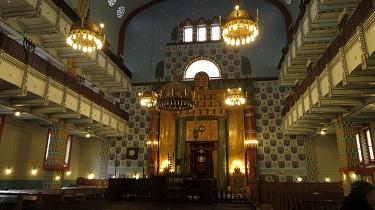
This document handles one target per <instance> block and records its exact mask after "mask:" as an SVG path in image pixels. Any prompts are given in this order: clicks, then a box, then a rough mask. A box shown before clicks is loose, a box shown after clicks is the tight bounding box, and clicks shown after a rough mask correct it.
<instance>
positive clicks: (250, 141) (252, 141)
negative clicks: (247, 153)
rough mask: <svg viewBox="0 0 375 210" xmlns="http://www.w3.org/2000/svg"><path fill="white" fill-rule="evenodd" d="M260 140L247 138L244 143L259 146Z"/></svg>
mask: <svg viewBox="0 0 375 210" xmlns="http://www.w3.org/2000/svg"><path fill="white" fill-rule="evenodd" d="M258 143H259V142H258V140H256V139H253V140H245V142H244V144H245V147H248V148H249V147H257V146H258Z"/></svg>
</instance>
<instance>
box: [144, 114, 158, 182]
mask: <svg viewBox="0 0 375 210" xmlns="http://www.w3.org/2000/svg"><path fill="white" fill-rule="evenodd" d="M159 128H160V112H158V111H156V110H152V111H151V122H150V130H149V132H148V136H149V140H148V141H147V175H148V176H151V175H156V174H157V173H158V162H159V160H158V157H159V155H158V154H159Z"/></svg>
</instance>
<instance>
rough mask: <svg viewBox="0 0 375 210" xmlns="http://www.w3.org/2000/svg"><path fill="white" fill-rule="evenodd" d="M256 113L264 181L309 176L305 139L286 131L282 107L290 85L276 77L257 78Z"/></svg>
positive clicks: (260, 165)
mask: <svg viewBox="0 0 375 210" xmlns="http://www.w3.org/2000/svg"><path fill="white" fill-rule="evenodd" d="M254 89H255V106H256V109H255V113H256V114H255V117H256V127H257V140H258V141H259V145H258V166H259V173H260V178H261V179H262V180H265V181H282V182H283V181H296V179H297V178H298V177H302V178H303V180H306V175H307V170H306V154H305V139H304V137H303V136H296V135H287V134H284V132H283V130H282V116H281V110H282V108H283V107H284V104H285V98H286V97H287V96H288V95H289V94H290V92H291V88H287V87H282V86H280V85H279V81H278V80H277V79H269V80H263V81H262V80H257V81H255V84H254Z"/></svg>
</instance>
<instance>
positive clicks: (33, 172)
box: [31, 168, 38, 176]
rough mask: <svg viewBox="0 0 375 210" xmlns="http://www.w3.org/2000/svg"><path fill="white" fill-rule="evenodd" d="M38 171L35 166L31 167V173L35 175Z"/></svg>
mask: <svg viewBox="0 0 375 210" xmlns="http://www.w3.org/2000/svg"><path fill="white" fill-rule="evenodd" d="M37 173H38V169H36V168H33V169H31V175H33V176H35V175H36V174H37Z"/></svg>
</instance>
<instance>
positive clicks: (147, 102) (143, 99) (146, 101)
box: [138, 91, 158, 108]
mask: <svg viewBox="0 0 375 210" xmlns="http://www.w3.org/2000/svg"><path fill="white" fill-rule="evenodd" d="M138 97H139V98H140V103H141V106H143V107H147V108H154V107H155V106H156V103H157V102H158V94H157V93H156V92H154V91H144V92H141V93H138Z"/></svg>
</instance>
